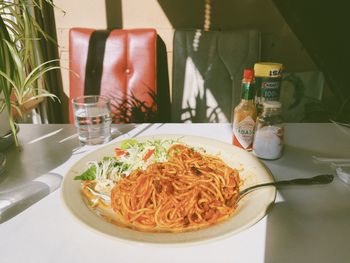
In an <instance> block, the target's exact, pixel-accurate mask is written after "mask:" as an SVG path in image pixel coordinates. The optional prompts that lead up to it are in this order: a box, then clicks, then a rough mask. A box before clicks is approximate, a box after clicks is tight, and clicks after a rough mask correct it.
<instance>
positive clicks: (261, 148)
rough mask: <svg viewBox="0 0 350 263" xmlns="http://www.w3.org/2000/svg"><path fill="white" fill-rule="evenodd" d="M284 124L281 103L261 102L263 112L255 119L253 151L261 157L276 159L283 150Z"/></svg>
mask: <svg viewBox="0 0 350 263" xmlns="http://www.w3.org/2000/svg"><path fill="white" fill-rule="evenodd" d="M283 135H284V125H283V119H282V117H281V103H280V102H278V101H265V102H263V112H262V114H261V115H260V116H259V117H258V119H257V121H256V129H255V135H254V143H253V153H254V154H255V155H256V156H257V157H259V158H262V159H268V160H273V159H278V158H280V157H281V156H282V151H283Z"/></svg>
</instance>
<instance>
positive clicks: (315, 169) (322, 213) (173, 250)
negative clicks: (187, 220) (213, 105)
mask: <svg viewBox="0 0 350 263" xmlns="http://www.w3.org/2000/svg"><path fill="white" fill-rule="evenodd" d="M43 127H45V126H43ZM62 127H64V126H62ZM26 128H28V129H29V128H30V125H28V126H23V127H22V129H26ZM134 134H139V135H140V136H141V135H150V134H190V135H198V136H205V137H210V138H215V139H218V140H221V141H224V142H227V143H230V142H231V127H230V125H229V124H152V125H149V124H143V125H141V126H138V127H137V128H135V129H134V130H132V131H130V132H129V133H128V135H124V136H132V135H134ZM52 136H55V135H52ZM52 136H51V137H48V138H44V139H43V140H41V141H40V142H41V143H45V140H50V142H51V141H54V140H52ZM49 138H50V139H49ZM60 139H62V138H60ZM76 139H77V138H76ZM117 140H118V138H117ZM61 141H62V140H61ZM64 143H70V142H69V140H67V141H64ZM285 144H286V147H285V151H284V155H283V157H282V158H280V159H279V160H276V161H265V164H266V165H267V166H268V167H269V168H270V169H271V171H272V173H273V175H274V176H275V178H276V179H277V180H278V179H288V178H295V177H311V176H314V175H317V174H320V173H334V170H333V169H332V168H330V166H329V165H328V164H319V163H315V162H314V161H313V159H312V156H313V155H317V156H327V157H342V158H350V131H349V130H346V128H340V127H337V126H334V125H333V124H288V125H286V136H285ZM23 147H26V145H23ZM47 147H52V146H50V143H47ZM95 148H96V147H83V148H81V149H79V150H78V151H76V152H75V153H74V154H73V155H72V156H71V157H70V158H69V159H68V160H67V161H65V162H64V163H62V164H60V165H59V166H57V167H55V168H54V169H53V170H52V172H53V173H57V174H60V175H62V176H64V175H65V173H66V171H67V170H68V168H69V167H70V166H71V165H72V164H74V162H75V161H76V160H78V159H79V158H81V156H83V155H84V154H86V153H87V152H89V151H91V150H93V149H95ZM33 154H34V153H33ZM37 154H41V153H37ZM56 154H57V155H59V153H56ZM65 154H66V153H65ZM42 158H43V159H45V158H52V157H50V156H45V155H43V157H42ZM28 169H30V167H28ZM349 260H350V186H348V185H346V184H344V183H343V182H341V181H340V180H339V179H338V178H335V181H334V182H333V183H332V184H330V185H317V186H298V187H290V188H283V189H281V190H280V191H279V193H278V197H277V200H276V203H275V205H274V207H273V208H272V209H271V210H270V211H269V213H268V215H267V216H265V217H264V218H263V219H262V220H260V221H259V222H258V223H257V224H255V225H254V226H252V227H250V228H249V229H247V230H244V231H242V232H240V233H238V234H236V235H233V236H230V237H228V238H225V239H221V240H218V241H207V242H204V243H202V244H195V245H191V244H186V245H181V246H176V245H170V246H169V245H166V246H164V245H154V244H139V243H127V242H123V241H119V240H116V239H113V238H108V237H106V236H104V235H101V234H99V233H97V232H94V231H91V230H90V229H89V228H87V227H86V226H84V225H82V224H80V223H78V221H76V220H75V219H74V218H73V216H72V215H71V214H70V213H69V212H68V211H67V210H66V208H65V206H64V204H63V201H62V200H61V197H60V190H59V189H58V190H56V191H55V192H53V193H51V194H49V195H48V196H46V197H45V198H43V199H42V200H40V201H39V202H37V203H35V204H34V205H32V206H31V207H29V208H28V209H26V210H25V211H23V212H22V213H20V214H18V215H17V216H15V217H13V218H12V219H10V220H9V221H7V222H5V223H3V224H1V225H0V262H1V263H7V262H9V263H10V262H11V263H12V262H33V263H34V262H35V263H39V262H45V263H47V262H52V263H53V262H84V263H88V262H94V263H96V262H153V263H156V262H168V263H170V262H202V263H204V262H211V263H212V262H349Z"/></svg>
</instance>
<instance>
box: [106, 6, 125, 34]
mask: <svg viewBox="0 0 350 263" xmlns="http://www.w3.org/2000/svg"><path fill="white" fill-rule="evenodd" d="M105 4H106V19H107V29H117V28H123V14H122V1H121V0H105Z"/></svg>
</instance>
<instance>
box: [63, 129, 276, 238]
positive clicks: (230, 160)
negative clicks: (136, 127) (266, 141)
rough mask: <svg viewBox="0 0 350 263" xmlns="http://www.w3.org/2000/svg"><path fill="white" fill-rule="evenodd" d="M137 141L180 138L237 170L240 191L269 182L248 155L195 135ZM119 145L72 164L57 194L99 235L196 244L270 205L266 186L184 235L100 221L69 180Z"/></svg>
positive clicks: (240, 225)
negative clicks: (222, 218) (226, 215)
mask: <svg viewBox="0 0 350 263" xmlns="http://www.w3.org/2000/svg"><path fill="white" fill-rule="evenodd" d="M136 139H137V140H138V141H144V140H153V139H180V141H181V142H183V143H185V144H188V145H190V146H193V147H203V148H204V149H206V151H207V153H209V154H219V155H220V157H221V158H222V159H223V160H224V161H225V162H226V163H227V164H228V165H229V166H231V167H233V168H238V169H240V170H241V171H240V177H241V178H242V179H243V180H244V184H243V186H242V189H243V188H245V187H248V186H250V185H254V184H258V183H263V182H271V181H273V177H272V175H271V173H270V172H269V171H268V169H267V168H266V167H265V166H264V165H263V164H262V163H261V162H260V161H259V160H258V159H257V158H256V157H255V156H253V155H252V154H251V153H248V152H246V151H244V150H242V149H240V148H238V147H235V146H232V145H230V144H227V143H223V142H220V141H217V140H212V139H208V138H204V137H197V136H187V135H184V136H181V135H162V136H160V135H157V136H148V137H139V138H136ZM118 145H119V142H116V143H112V144H109V145H106V146H105V147H102V148H99V149H97V150H96V151H93V152H91V153H90V154H88V155H86V156H85V157H83V158H82V159H80V160H79V161H78V162H77V163H75V164H74V165H73V166H72V167H71V169H70V170H69V171H68V173H67V174H66V176H65V177H64V180H63V183H62V187H61V191H62V197H63V200H64V203H65V204H66V206H67V207H68V210H69V211H70V212H71V213H72V214H73V215H74V216H75V217H76V218H77V219H78V220H79V221H80V222H81V223H83V224H85V225H87V226H89V227H90V228H91V229H94V230H97V231H98V232H99V233H103V234H106V235H109V236H111V237H114V238H118V239H122V240H128V241H136V242H146V243H159V244H175V243H187V242H199V241H204V240H209V239H210V240H211V239H217V238H222V237H225V236H227V235H232V234H235V233H237V232H239V231H242V230H244V229H246V228H248V227H250V226H252V225H253V224H255V223H256V222H258V221H259V220H260V219H261V218H263V217H264V216H265V215H266V211H267V209H268V207H269V206H270V205H271V204H272V203H273V202H274V200H275V196H276V189H275V188H274V187H266V188H262V189H259V190H257V191H254V192H252V193H251V194H249V195H247V196H246V197H244V198H243V199H242V200H241V201H240V202H239V204H238V207H237V209H236V211H235V213H234V214H233V215H232V217H231V218H229V219H228V220H226V221H224V222H222V223H219V224H217V225H214V226H210V227H208V228H206V229H202V230H197V231H192V232H184V233H145V232H139V231H136V230H132V229H128V228H123V227H119V226H116V225H114V224H111V223H108V222H107V221H104V220H103V219H102V218H101V217H99V216H97V215H96V214H95V213H93V212H92V211H91V210H90V209H89V208H88V207H87V206H86V205H85V203H84V201H83V198H82V196H81V194H80V181H75V180H73V178H74V177H75V176H76V175H79V174H81V173H82V172H83V171H84V170H85V169H86V164H87V162H88V161H92V160H100V159H101V158H102V157H103V156H113V154H114V148H115V147H118Z"/></svg>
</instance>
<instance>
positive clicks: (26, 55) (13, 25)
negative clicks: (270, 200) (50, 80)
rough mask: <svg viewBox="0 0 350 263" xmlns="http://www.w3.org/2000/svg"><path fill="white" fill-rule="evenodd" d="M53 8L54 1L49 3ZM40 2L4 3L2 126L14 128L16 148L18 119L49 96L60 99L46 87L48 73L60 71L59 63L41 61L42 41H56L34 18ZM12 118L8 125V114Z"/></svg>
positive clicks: (0, 17)
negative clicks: (5, 119) (44, 39)
mask: <svg viewBox="0 0 350 263" xmlns="http://www.w3.org/2000/svg"><path fill="white" fill-rule="evenodd" d="M46 2H48V3H49V4H51V5H53V4H52V2H51V1H49V0H46ZM40 3H41V1H40V0H32V1H27V0H18V1H13V2H12V1H6V0H4V1H2V2H1V3H0V58H1V59H0V114H3V116H2V117H0V120H1V127H3V129H4V127H8V126H9V127H10V129H11V131H12V134H13V137H14V141H15V144H16V146H19V142H18V139H17V129H16V119H17V118H20V117H21V116H22V115H23V113H24V112H26V111H27V110H30V109H32V108H34V107H36V106H37V104H38V103H39V102H41V101H42V100H43V99H44V98H45V97H50V98H53V99H54V98H57V97H56V96H55V95H53V94H51V93H49V92H48V91H47V90H45V89H44V88H42V87H43V83H44V81H45V79H44V75H45V73H46V72H48V71H50V70H53V69H59V68H60V67H59V66H58V65H57V60H50V61H46V62H43V61H42V60H41V52H40V47H39V45H38V40H39V39H40V36H41V37H45V38H46V39H47V40H48V41H53V40H52V39H51V38H50V37H49V36H48V35H47V34H46V33H45V32H43V30H42V29H41V28H40V26H39V25H38V23H37V22H36V20H35V17H33V15H32V13H33V10H34V8H41V6H40ZM5 114H6V116H7V118H8V122H7V123H3V122H4V115H5Z"/></svg>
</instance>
